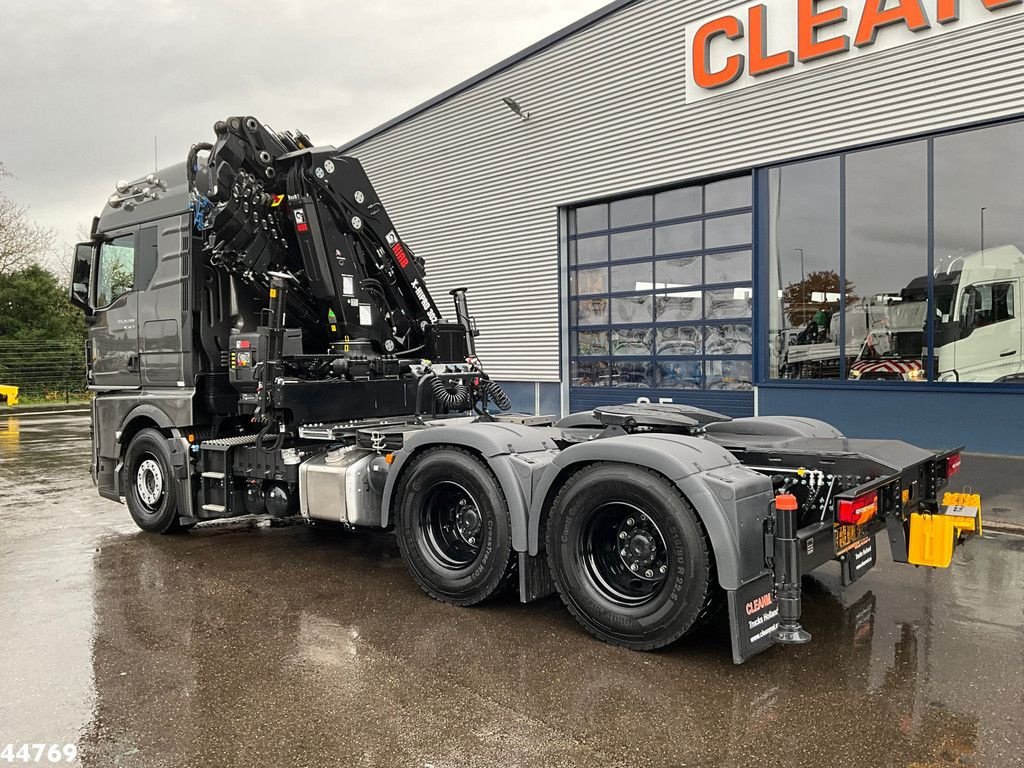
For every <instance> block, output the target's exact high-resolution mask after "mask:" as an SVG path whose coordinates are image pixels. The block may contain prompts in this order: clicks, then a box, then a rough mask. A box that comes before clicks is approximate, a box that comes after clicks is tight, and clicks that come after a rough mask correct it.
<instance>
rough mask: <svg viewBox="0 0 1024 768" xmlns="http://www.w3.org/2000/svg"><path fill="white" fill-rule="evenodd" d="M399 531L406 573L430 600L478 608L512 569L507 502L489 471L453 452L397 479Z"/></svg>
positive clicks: (433, 452)
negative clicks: (410, 575)
mask: <svg viewBox="0 0 1024 768" xmlns="http://www.w3.org/2000/svg"><path fill="white" fill-rule="evenodd" d="M397 517H398V519H397V520H396V522H395V533H396V536H397V538H398V546H399V548H400V549H401V552H402V559H403V560H404V561H405V564H406V566H407V567H408V568H409V572H410V573H411V574H412V576H413V578H414V579H415V580H416V582H417V583H418V584H419V585H420V587H422V588H423V591H424V592H426V593H427V594H428V595H430V596H431V597H433V598H435V599H437V600H442V601H444V602H446V603H452V604H454V605H474V604H476V603H480V602H483V601H484V600H487V599H488V598H490V597H493V596H495V595H497V594H498V593H500V592H501V591H503V590H504V589H505V588H506V587H507V586H508V585H509V583H510V582H511V580H512V577H513V575H514V572H515V563H516V553H515V551H514V550H513V549H512V525H511V522H510V519H509V512H508V504H507V503H506V501H505V496H504V494H502V492H501V489H500V488H499V486H498V482H497V480H496V479H495V477H494V475H493V474H491V471H490V470H489V469H488V468H487V467H486V465H484V464H483V463H482V462H481V461H480V460H479V459H477V458H476V457H475V456H473V455H471V454H469V453H467V452H466V451H463V450H461V449H459V448H454V447H442V448H432V449H430V450H428V451H425V452H424V453H422V454H420V455H419V456H417V457H416V458H415V459H413V461H412V463H411V465H410V466H409V467H408V468H407V469H406V471H405V472H404V473H403V474H402V479H401V480H400V481H399V489H398V503H397Z"/></svg>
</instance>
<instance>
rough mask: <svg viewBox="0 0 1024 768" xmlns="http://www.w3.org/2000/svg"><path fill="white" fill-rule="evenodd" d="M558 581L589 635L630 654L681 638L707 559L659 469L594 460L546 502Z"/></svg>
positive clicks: (706, 588)
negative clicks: (550, 501) (597, 462)
mask: <svg viewBox="0 0 1024 768" xmlns="http://www.w3.org/2000/svg"><path fill="white" fill-rule="evenodd" d="M547 551H548V562H549V565H550V566H551V575H552V576H553V578H554V582H555V586H556V588H557V589H558V593H559V594H560V595H561V597H562V601H563V602H564V603H565V605H566V607H568V609H569V611H570V613H572V615H573V616H575V617H576V620H577V621H579V623H580V624H582V625H583V626H584V627H585V628H586V629H587V630H588V631H589V632H590V633H591V634H593V635H595V636H597V637H598V638H600V639H601V640H604V641H605V642H608V643H612V644H614V645H620V646H623V647H626V648H630V649H633V650H653V649H655V648H660V647H662V646H665V645H668V644H669V643H672V642H674V641H675V640H678V639H679V638H680V637H682V636H683V635H684V634H686V633H687V632H688V631H689V630H690V629H691V628H692V627H693V626H694V624H695V623H696V622H697V621H698V620H699V619H700V618H701V617H702V616H703V614H704V613H705V612H706V610H707V609H708V606H709V605H710V603H711V598H712V596H713V593H714V589H715V585H714V583H713V558H712V553H711V548H710V543H709V541H708V538H707V535H706V533H705V531H704V529H703V527H702V526H701V524H700V521H699V520H698V518H697V515H696V513H695V512H694V510H693V507H691V506H690V504H689V502H687V501H686V499H685V498H684V497H683V495H682V494H681V493H680V492H679V491H678V489H676V488H675V487H674V486H673V485H672V484H671V483H669V482H668V481H667V480H665V478H663V477H662V476H661V475H659V474H657V473H656V472H652V471H651V470H647V469H643V468H641V467H636V466H631V465H625V464H609V463H602V464H592V465H590V466H588V467H586V468H584V469H582V470H580V471H579V472H577V473H576V474H574V475H573V476H572V477H570V478H569V480H568V481H567V482H566V483H565V485H564V486H563V487H562V488H561V490H560V491H559V493H558V495H557V496H556V497H555V500H554V502H553V504H552V507H551V514H550V517H549V518H548V525H547Z"/></svg>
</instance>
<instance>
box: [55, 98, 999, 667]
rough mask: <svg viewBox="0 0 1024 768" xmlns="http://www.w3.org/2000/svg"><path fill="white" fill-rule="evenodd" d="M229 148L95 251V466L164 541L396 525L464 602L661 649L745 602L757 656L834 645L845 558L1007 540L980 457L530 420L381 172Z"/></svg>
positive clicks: (709, 418)
mask: <svg viewBox="0 0 1024 768" xmlns="http://www.w3.org/2000/svg"><path fill="white" fill-rule="evenodd" d="M214 133H215V135H216V138H215V141H214V142H213V143H201V144H196V145H194V146H193V147H192V149H191V150H190V152H189V153H188V156H187V158H186V160H185V162H184V163H181V164H179V165H176V166H173V167H170V168H167V169H164V170H162V171H159V172H157V173H154V174H151V175H149V176H146V177H144V178H140V179H138V180H136V181H134V182H121V183H119V184H118V185H117V189H116V191H115V192H114V194H113V195H111V197H110V199H109V200H108V201H107V204H106V207H105V208H104V209H103V212H102V214H101V215H100V216H99V217H98V218H97V219H95V220H94V222H93V225H92V230H91V238H90V240H89V241H88V242H85V243H81V244H79V245H78V246H77V248H76V252H75V264H74V277H73V282H72V286H71V301H72V302H74V303H75V304H76V305H77V306H79V307H81V308H82V309H83V310H84V312H85V315H86V318H87V321H88V323H89V335H88V378H89V386H90V388H91V390H92V391H93V392H94V393H95V397H94V400H93V402H92V420H93V457H92V458H93V474H94V478H95V481H96V484H97V486H98V489H99V493H100V494H101V495H102V496H104V497H106V498H109V499H112V500H115V501H121V500H123V501H124V502H125V503H126V504H127V506H128V511H129V512H130V514H131V515H132V517H133V518H134V520H135V522H136V523H137V524H138V525H139V527H140V528H142V529H144V530H146V531H150V532H153V533H171V532H176V531H183V530H187V529H189V528H191V527H192V526H194V525H196V524H197V523H200V522H202V521H204V520H211V519H215V518H225V517H231V516H236V515H242V514H246V513H255V514H265V513H269V514H271V515H278V516H284V515H293V514H297V515H301V516H302V518H305V519H306V520H307V521H309V522H310V523H313V524H316V523H321V522H328V521H329V522H333V523H336V524H337V523H340V524H343V525H345V526H348V527H351V528H355V529H359V528H368V529H382V528H387V529H393V530H394V534H395V536H396V538H397V541H398V546H399V548H400V551H401V555H402V558H403V559H404V561H405V564H406V565H407V567H408V569H409V572H410V573H411V575H412V577H413V578H414V579H415V580H416V581H417V583H418V584H419V585H420V586H421V587H422V588H423V590H424V591H425V592H427V593H428V594H429V595H431V596H432V597H434V598H436V599H438V600H442V601H445V602H449V603H453V604H456V605H463V606H468V605H473V604H477V603H480V602H483V601H485V600H487V599H489V598H491V597H493V596H495V595H496V594H498V593H499V592H501V591H503V590H505V589H506V588H514V589H517V590H518V593H519V598H520V599H521V600H523V601H524V602H525V601H531V600H535V599H538V598H540V597H543V596H545V595H548V594H551V593H552V592H555V591H557V592H558V594H559V595H560V596H561V598H562V600H563V601H564V603H565V605H566V606H567V607H568V609H569V610H570V611H571V612H572V614H573V615H574V616H575V617H576V618H577V619H578V620H579V622H580V623H581V624H582V625H583V626H584V627H585V628H586V629H587V630H589V631H590V632H591V633H593V634H594V635H596V636H597V637H599V638H601V639H602V640H605V641H607V642H610V643H614V644H617V645H620V646H625V647H627V648H632V649H638V650H639V649H653V648H659V647H662V646H664V645H667V644H669V643H671V642H673V641H674V640H676V639H678V638H679V637H681V636H682V635H684V634H686V633H687V632H689V631H690V630H691V629H693V628H694V627H695V626H697V625H698V624H700V623H701V622H702V621H703V620H704V619H705V618H707V617H708V616H710V615H711V614H712V613H713V612H714V609H715V608H716V606H718V605H721V604H723V603H724V604H725V605H727V607H728V612H729V620H730V625H731V627H732V644H733V657H734V660H735V661H736V662H737V663H739V662H742V661H744V660H746V659H748V658H750V657H751V656H752V655H754V654H755V653H758V652H760V651H762V650H764V649H765V648H767V647H769V646H771V645H773V644H775V643H779V642H782V643H797V642H806V641H807V640H808V639H809V634H808V633H807V631H806V630H804V629H803V627H802V626H801V624H800V599H801V592H800V579H801V576H802V575H803V574H805V573H807V572H809V571H811V570H813V569H814V568H817V567H819V566H821V565H823V564H825V563H828V562H831V561H835V560H838V561H839V564H840V567H841V569H842V573H843V580H844V582H846V583H849V582H852V581H854V580H856V579H858V578H860V577H861V576H862V575H863V574H864V573H865V572H866V571H867V570H869V569H870V568H871V567H872V565H873V564H874V563H875V559H876V540H877V539H878V538H879V537H881V538H883V539H887V540H888V542H889V545H890V547H891V550H892V554H893V556H894V558H895V559H896V560H897V561H900V562H912V563H919V564H927V565H936V566H946V565H948V564H949V561H950V557H951V556H952V552H953V549H954V547H955V546H956V545H957V544H958V543H959V542H960V541H961V540H962V539H963V538H964V537H966V536H968V535H969V534H970V533H971V532H973V531H976V530H977V529H978V528H979V527H980V520H979V511H980V509H979V507H980V502H979V501H977V500H976V499H962V498H944V497H943V494H942V492H943V489H944V488H945V487H946V486H947V484H948V481H949V478H950V476H952V475H953V474H954V473H955V472H956V470H957V469H958V468H959V464H960V456H959V451H956V450H953V451H947V452H943V453H933V452H931V451H925V450H922V449H920V448H916V447H914V446H911V445H907V444H906V443H902V442H896V441H885V440H852V439H846V438H845V437H844V436H843V435H841V434H840V433H839V432H838V431H837V430H836V429H834V428H832V427H831V426H829V425H828V424H825V423H822V422H819V421H814V420H811V419H803V418H779V417H776V418H743V419H729V418H728V417H725V416H722V415H719V414H716V413H712V412H709V411H705V410H701V409H697V408H689V407H685V406H681V405H650V404H637V405H632V406H611V407H606V408H598V409H596V410H594V411H592V412H588V413H578V414H573V415H570V416H567V417H565V418H562V419H560V420H556V419H554V418H548V417H542V416H533V415H524V414H514V413H509V412H508V411H509V408H510V403H509V400H508V398H507V397H506V395H505V393H504V392H502V390H501V388H500V387H499V386H498V385H497V384H496V383H495V382H494V381H492V380H491V379H489V378H488V376H487V374H486V372H485V369H484V367H483V365H482V364H481V362H480V360H479V358H478V357H477V355H476V353H475V349H474V346H475V338H476V336H477V333H478V332H477V328H476V323H475V322H474V320H473V319H472V318H471V317H470V314H469V311H468V307H467V302H466V291H465V290H464V289H462V290H456V291H453V292H452V293H453V299H454V301H453V314H452V316H451V319H445V318H444V317H443V315H442V312H441V310H440V309H439V308H438V306H437V304H435V302H434V299H433V297H432V296H431V294H430V292H429V291H428V290H427V286H426V282H425V279H424V262H423V259H422V258H421V257H420V256H419V255H418V254H415V253H414V252H413V250H412V248H410V247H409V244H408V243H406V242H405V241H404V240H403V239H402V237H401V236H400V235H399V233H398V230H397V228H396V227H395V225H394V223H393V222H392V221H391V219H390V218H389V216H388V213H387V210H386V209H385V207H384V205H383V203H382V202H381V200H380V198H379V197H378V195H377V193H376V192H375V190H374V188H373V185H372V184H371V183H370V180H369V179H368V178H367V175H366V173H365V172H364V170H363V168H362V166H361V165H360V163H359V162H358V161H357V160H356V159H354V158H352V157H347V156H345V155H343V154H341V153H340V152H338V151H337V150H336V149H335V148H333V147H331V146H315V145H313V144H312V142H311V141H310V140H309V138H308V137H307V136H305V135H304V134H302V133H295V134H293V133H290V132H276V131H273V130H271V129H270V128H269V127H267V126H266V125H264V124H262V123H261V122H260V121H258V120H257V119H255V118H253V117H231V118H228V119H227V120H224V121H222V122H218V123H217V124H216V125H215V126H214ZM509 311H510V312H513V311H515V309H514V308H512V307H510V308H509ZM944 502H946V503H944ZM951 502H960V503H959V505H958V506H951Z"/></svg>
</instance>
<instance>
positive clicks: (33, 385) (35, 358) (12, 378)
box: [0, 339, 88, 403]
mask: <svg viewBox="0 0 1024 768" xmlns="http://www.w3.org/2000/svg"><path fill="white" fill-rule="evenodd" d="M0 384H4V385H8V386H14V387H18V389H19V393H18V398H19V400H20V401H21V402H22V403H25V402H32V401H37V402H39V401H42V402H48V401H49V402H64V403H66V402H71V401H72V400H82V399H84V398H86V397H87V396H88V390H87V389H86V382H85V344H84V343H83V342H80V341H63V340H62V341H10V340H4V339H0Z"/></svg>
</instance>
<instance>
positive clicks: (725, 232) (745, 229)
mask: <svg viewBox="0 0 1024 768" xmlns="http://www.w3.org/2000/svg"><path fill="white" fill-rule="evenodd" d="M752 227H753V219H752V218H751V215H750V214H749V213H741V214H740V215H739V216H722V217H719V218H717V219H707V220H705V222H704V247H705V248H727V247H729V246H732V245H749V244H750V242H751V240H752V237H751V234H752V229H751V228H752Z"/></svg>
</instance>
